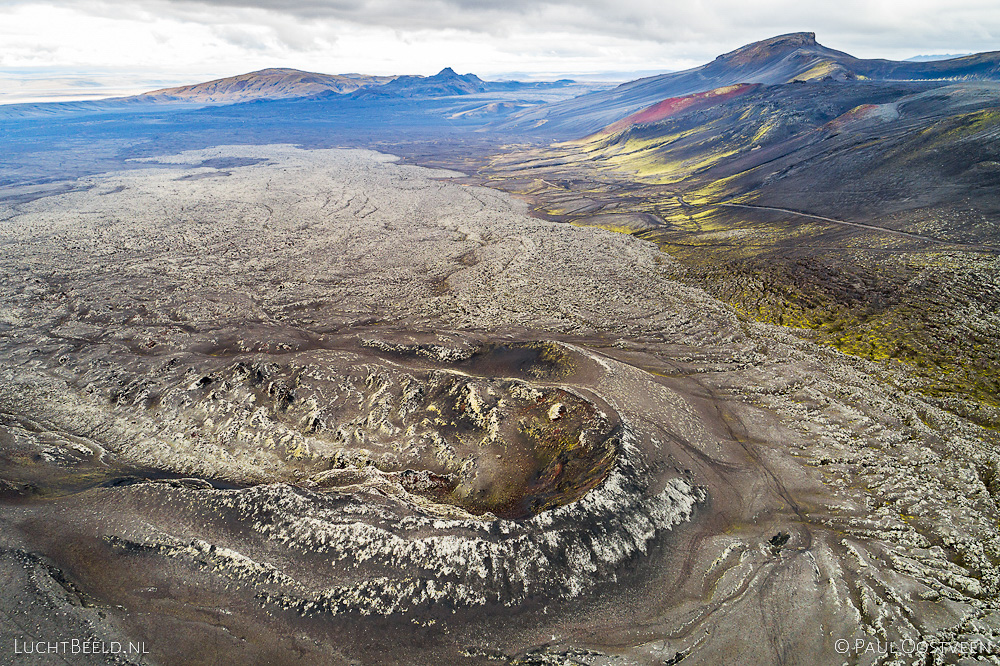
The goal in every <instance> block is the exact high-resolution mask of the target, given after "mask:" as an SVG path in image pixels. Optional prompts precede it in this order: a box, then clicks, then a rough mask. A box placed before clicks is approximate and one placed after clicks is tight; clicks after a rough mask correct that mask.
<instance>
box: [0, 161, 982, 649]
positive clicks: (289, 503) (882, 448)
mask: <svg viewBox="0 0 1000 666" xmlns="http://www.w3.org/2000/svg"><path fill="white" fill-rule="evenodd" d="M192 166H194V167H195V168H193V169H192ZM213 169H215V170H222V171H226V172H229V175H226V176H220V177H200V178H188V177H186V176H189V175H199V174H205V175H206V176H211V175H213V173H214V172H213ZM453 175H454V174H449V173H446V172H442V171H428V170H423V169H416V168H413V167H409V166H403V165H400V164H397V163H394V162H393V160H392V158H390V157H388V156H385V155H379V154H377V153H371V152H367V151H302V150H299V149H295V148H291V147H288V146H250V147H247V146H243V147H220V148H216V149H211V150H204V151H197V152H193V153H189V154H184V155H180V156H173V157H161V158H158V160H157V165H156V168H155V169H139V170H133V171H126V172H118V173H109V174H106V175H102V176H98V177H90V178H86V179H83V180H82V181H81V182H79V183H76V184H74V186H73V188H72V191H69V190H67V191H66V192H65V193H61V194H54V195H52V196H47V197H43V198H39V199H35V200H33V201H28V200H20V201H18V202H16V203H14V204H11V203H7V204H4V206H5V208H4V209H3V211H2V214H0V219H4V220H5V221H4V222H2V223H0V235H2V238H3V239H4V242H5V245H6V247H8V248H9V250H8V252H7V253H5V255H4V256H3V257H2V258H0V261H2V262H3V266H2V270H3V271H4V274H5V275H8V276H10V278H9V282H8V287H7V288H5V290H4V291H3V293H2V299H3V300H2V301H0V316H2V317H3V319H2V325H3V337H2V339H0V344H2V347H3V353H4V354H5V356H6V357H7V358H9V363H8V364H7V366H6V367H5V368H4V369H3V370H2V371H0V484H2V494H0V522H2V523H3V529H0V541H2V543H0V548H2V550H0V575H2V576H3V580H4V585H2V586H0V590H2V592H0V609H2V610H3V611H4V612H3V614H2V615H0V617H2V618H3V619H2V620H0V634H2V636H0V639H2V640H0V646H4V645H13V641H14V639H17V640H19V641H24V640H30V639H32V638H33V639H37V640H56V639H63V638H67V639H71V638H75V637H80V638H89V637H95V638H97V639H99V640H104V641H120V642H123V643H124V644H127V643H128V641H133V642H136V641H141V642H143V644H144V646H145V647H146V648H147V649H148V650H149V651H150V654H149V655H148V656H145V657H142V658H141V659H139V658H133V659H132V663H163V664H173V663H192V664H199V663H205V664H209V663H258V664H285V663H288V664H293V663H309V664H317V663H324V664H325V663H329V664H357V663H363V664H431V663H449V664H450V663H469V664H493V663H521V664H541V663H556V664H663V663H678V662H680V661H681V660H683V662H684V663H702V664H716V663H740V664H772V663H802V664H815V663H840V662H841V661H848V662H850V663H874V662H875V661H876V659H874V658H870V655H867V656H866V655H857V654H854V655H846V656H843V655H841V654H840V653H838V651H837V646H838V643H837V641H838V640H839V639H845V640H850V641H852V644H853V641H855V640H856V639H866V638H868V639H871V640H873V641H874V640H876V639H879V640H882V641H893V640H901V639H914V640H920V639H923V640H933V641H939V642H940V644H941V645H943V646H945V647H946V648H948V649H950V650H952V651H953V654H954V653H956V651H961V650H963V649H965V650H966V652H968V649H967V648H963V647H962V642H963V641H966V642H967V641H969V640H971V639H973V638H975V637H985V638H992V637H994V636H996V635H997V633H998V632H1000V626H998V623H997V619H996V615H995V610H996V607H997V589H996V585H997V583H996V581H997V580H1000V571H998V569H997V567H996V564H995V563H996V562H998V561H1000V540H998V539H997V535H996V524H997V522H996V518H997V511H996V507H995V504H994V502H993V499H992V495H991V492H992V487H991V478H992V477H990V475H989V474H990V470H991V469H993V470H995V469H996V465H997V460H996V454H995V453H994V452H993V451H992V450H991V448H990V447H989V446H987V444H986V443H987V441H988V440H987V433H986V431H985V430H984V429H983V428H981V427H980V426H978V425H976V424H975V423H973V422H971V421H969V420H964V419H962V418H960V417H956V416H955V415H954V414H953V413H952V412H948V411H946V410H943V409H941V408H939V407H938V406H936V405H935V404H933V403H932V402H931V401H928V400H926V399H924V398H922V397H921V396H920V395H919V394H917V393H915V392H912V391H909V390H908V387H909V386H912V377H911V376H910V375H907V374H906V373H905V372H902V371H900V372H898V373H893V372H889V371H887V370H886V369H885V368H883V367H881V366H878V365H876V364H872V363H869V362H866V361H864V360H862V359H858V358H852V357H849V356H845V355H843V354H841V353H839V352H837V351H836V350H833V349H830V348H827V347H821V346H816V345H813V344H811V343H809V342H808V341H803V340H801V339H799V338H797V337H795V336H792V335H789V334H788V333H787V332H786V331H784V330H783V329H781V328H779V327H772V326H768V325H764V324H760V323H757V322H754V321H752V320H750V319H748V318H745V317H741V316H740V315H739V313H737V312H736V311H734V310H733V309H732V308H730V307H728V306H726V305H724V304H723V303H721V302H719V301H718V300H716V299H714V298H712V297H711V296H710V295H709V294H708V293H706V292H705V291H703V290H701V289H697V288H693V287H690V286H686V285H685V284H683V283H682V282H681V281H680V278H682V277H683V269H682V268H681V266H679V265H678V264H677V263H675V262H674V261H673V260H671V259H670V258H669V256H666V255H664V254H663V253H661V252H660V251H659V250H658V249H657V248H656V246H655V245H653V244H652V243H648V242H645V241H643V240H641V239H637V238H634V237H632V236H629V235H627V234H616V233H611V232H608V231H605V230H602V229H597V228H581V227H575V226H572V225H566V224H559V223H552V222H547V221H544V220H539V219H535V218H531V217H529V216H528V215H527V212H528V209H527V206H526V205H524V204H522V203H520V202H518V201H516V200H513V199H512V198H510V197H508V196H506V195H503V194H500V193H497V192H495V191H491V190H487V189H482V188H476V187H468V186H464V185H462V184H460V183H449V182H448V180H449V177H450V176H453ZM0 654H3V659H5V660H7V659H9V658H10V657H11V656H12V653H9V652H8V653H0ZM916 660H919V661H920V663H926V660H925V659H924V657H923V655H920V656H919V659H917V658H916V657H915V658H914V661H916ZM5 663H6V662H5ZM16 663H51V661H46V660H45V659H44V658H41V659H36V660H35V661H34V662H32V661H31V660H30V658H26V659H25V660H23V661H18V662H16ZM72 663H106V661H105V660H104V658H103V657H89V656H83V655H77V656H75V657H74V658H73V661H72ZM119 663H129V660H128V659H126V658H125V657H124V656H123V657H122V659H120V660H119Z"/></svg>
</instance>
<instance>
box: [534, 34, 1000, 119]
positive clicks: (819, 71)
mask: <svg viewBox="0 0 1000 666" xmlns="http://www.w3.org/2000/svg"><path fill="white" fill-rule="evenodd" d="M821 80H834V81H853V80H874V81H933V80H962V81H969V80H1000V52H990V53H980V54H977V55H972V56H966V57H961V58H954V59H951V60H939V61H932V62H897V61H892V60H865V59H861V58H855V57H854V56H852V55H850V54H848V53H844V52H842V51H837V50H834V49H831V48H827V47H826V46H823V45H822V44H820V43H818V42H817V41H816V34H815V33H812V32H796V33H791V34H787V35H779V36H777V37H772V38H770V39H765V40H763V41H759V42H755V43H753V44H748V45H746V46H743V47H740V48H738V49H736V50H734V51H731V52H729V53H725V54H723V55H720V56H719V57H718V58H716V59H715V60H713V61H712V62H709V63H706V64H704V65H701V66H699V67H695V68H693V69H689V70H685V71H682V72H671V73H668V74H661V75H659V76H652V77H648V78H644V79H638V80H636V81H630V82H628V83H624V84H622V85H620V86H618V87H617V88H612V89H610V90H606V91H601V92H596V93H592V94H589V95H583V96H581V97H578V98H576V99H572V100H567V101H565V102H561V103H559V104H552V105H549V106H547V107H544V108H539V109H532V110H530V111H528V112H526V113H524V114H522V115H520V116H518V118H517V120H516V121H515V126H518V125H520V126H523V127H535V126H540V125H544V126H545V127H546V129H549V130H552V131H553V133H557V134H562V133H565V134H566V136H580V135H583V134H587V133H590V132H594V131H596V130H598V129H601V128H602V127H605V126H607V125H609V124H611V123H613V122H615V121H617V120H620V119H622V118H624V117H626V116H628V115H629V114H632V113H635V112H636V111H638V110H640V109H642V108H645V107H648V106H650V105H652V104H655V103H657V102H660V101H662V100H664V99H667V98H672V97H684V96H687V95H691V94H694V93H702V92H706V91H709V90H715V89H718V88H723V87H727V86H734V85H738V84H741V83H762V84H765V85H774V84H781V83H791V82H793V81H821Z"/></svg>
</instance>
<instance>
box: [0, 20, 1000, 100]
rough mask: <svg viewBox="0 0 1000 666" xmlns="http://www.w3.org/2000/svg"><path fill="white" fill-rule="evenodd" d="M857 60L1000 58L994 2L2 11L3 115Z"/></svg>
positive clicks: (0, 65)
mask: <svg viewBox="0 0 1000 666" xmlns="http://www.w3.org/2000/svg"><path fill="white" fill-rule="evenodd" d="M798 31H810V32H815V33H817V39H818V41H819V42H820V43H821V44H824V45H826V46H829V47H831V48H835V49H839V50H842V51H847V52H849V53H852V54H853V55H856V56H859V57H866V58H892V59H905V58H908V57H911V56H916V55H925V54H945V53H947V54H961V53H970V52H978V51H992V50H1000V3H998V2H997V1H996V0H950V1H943V0H934V1H931V0H905V1H896V0H837V1H834V2H831V1H828V0H821V1H815V2H808V1H805V0H757V1H754V0H683V1H676V0H550V1H546V0H44V1H39V0H0V102H9V101H15V100H16V101H24V100H28V99H35V100H40V99H43V98H45V99H49V98H52V99H56V98H67V99H69V98H72V99H83V98H87V97H99V96H106V95H108V94H122V93H125V92H138V91H141V90H149V89H151V88H156V87H164V86H168V85H176V84H180V83H195V82H199V81H205V80H209V79H213V78H220V77H224V76H232V75H235V74H240V73H243V72H248V71H252V70H255V69H263V68H265V67H294V68H297V69H304V70H308V71H318V72H324V73H330V74H336V73H347V72H361V73H368V74H433V73H436V72H437V71H439V70H440V69H442V68H443V67H446V66H451V67H453V68H455V69H456V70H457V71H459V72H460V73H465V72H474V73H476V74H478V75H480V76H482V77H485V78H503V77H509V75H511V74H512V73H515V72H516V73H519V75H520V76H521V77H527V76H534V77H548V76H555V77H558V76H565V75H570V76H576V77H578V78H586V76H587V75H592V74H594V73H598V72H623V73H627V72H633V71H643V72H650V71H656V70H678V69H685V68H687V67H692V66H695V65H698V64H701V63H703V62H706V61H708V60H711V59H713V58H715V56H717V55H719V54H720V53H724V52H727V51H731V50H733V49H735V48H737V47H739V46H741V45H743V44H747V43H750V42H753V41H756V40H759V39H764V38H767V37H771V36H774V35H778V34H783V33H787V32H798Z"/></svg>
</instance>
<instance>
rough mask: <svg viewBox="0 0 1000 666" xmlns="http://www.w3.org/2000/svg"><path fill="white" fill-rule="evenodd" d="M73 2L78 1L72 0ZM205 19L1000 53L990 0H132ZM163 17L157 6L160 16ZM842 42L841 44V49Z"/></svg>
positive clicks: (995, 9)
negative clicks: (796, 37) (225, 11)
mask: <svg viewBox="0 0 1000 666" xmlns="http://www.w3.org/2000/svg"><path fill="white" fill-rule="evenodd" d="M64 1H70V2H72V1H73V0H64ZM109 4H110V5H113V6H126V5H130V6H133V7H134V6H136V5H138V6H141V7H147V8H150V9H153V7H154V6H157V5H158V6H160V7H161V10H166V11H172V12H176V13H177V14H179V15H187V14H191V15H200V14H202V13H203V11H204V8H205V7H206V6H216V7H229V8H248V7H252V8H257V9H263V10H267V11H269V12H272V13H274V14H279V15H280V14H286V15H292V16H295V17H298V18H302V19H322V18H332V19H337V20H340V21H348V22H351V23H356V24H361V25H368V26H382V27H387V28H392V29H396V30H402V31H413V30H447V29H450V30H462V31H469V32H474V33H483V34H487V35H492V36H495V37H507V36H510V35H513V34H519V33H527V34H537V33H542V32H550V31H560V32H569V33H577V34H580V35H604V36H612V37H617V38H623V39H634V40H649V41H655V42H660V43H664V44H678V45H680V44H691V43H697V44H700V45H704V46H712V47H718V46H722V45H728V46H738V45H740V44H743V43H745V42H747V41H753V40H755V39H759V38H762V37H766V36H770V35H774V34H780V33H782V32H790V31H797V30H813V31H816V32H817V33H818V35H819V37H820V40H821V41H823V40H826V41H828V42H829V41H831V40H833V41H839V42H843V43H844V44H845V45H850V46H863V47H866V48H868V49H878V48H884V49H897V48H914V47H919V48H922V49H925V50H926V49H927V48H936V47H944V46H948V47H952V48H962V47H964V49H965V50H980V49H996V48H1000V44H998V43H997V40H996V37H997V36H1000V5H998V4H997V3H995V2H993V1H992V0H991V1H990V2H983V1H982V0H954V1H952V2H947V3H945V2H940V1H936V2H930V1H928V0H909V1H897V0H892V1H890V0H867V1H866V0H841V1H840V2H820V3H809V2H802V1H801V0H760V1H757V2H747V1H746V0H705V1H702V2H692V1H691V0H685V1H683V2H677V1H668V2H664V1H663V0H613V1H612V0H543V1H537V0H507V1H506V2H503V3H499V2H495V1H491V0H298V1H296V2H287V1H284V0H145V1H144V0H138V2H135V0H132V1H130V2H120V3H119V2H114V1H112V2H109ZM153 11H155V10H153ZM831 45H834V46H836V45H835V44H831Z"/></svg>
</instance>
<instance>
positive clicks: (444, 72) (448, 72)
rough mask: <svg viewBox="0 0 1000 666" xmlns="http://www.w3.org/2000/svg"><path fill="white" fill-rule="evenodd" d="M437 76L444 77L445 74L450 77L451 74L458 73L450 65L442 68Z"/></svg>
mask: <svg viewBox="0 0 1000 666" xmlns="http://www.w3.org/2000/svg"><path fill="white" fill-rule="evenodd" d="M437 76H440V77H442V78H443V77H446V76H449V77H451V76H458V74H457V73H456V72H455V70H453V69H452V68H451V67H445V68H444V69H442V70H441V71H440V72H438V73H437Z"/></svg>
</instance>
